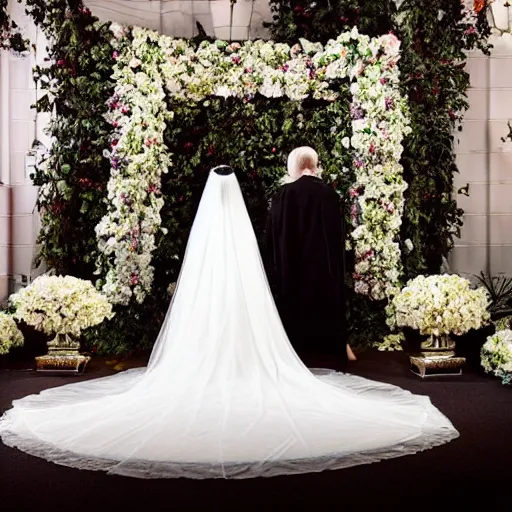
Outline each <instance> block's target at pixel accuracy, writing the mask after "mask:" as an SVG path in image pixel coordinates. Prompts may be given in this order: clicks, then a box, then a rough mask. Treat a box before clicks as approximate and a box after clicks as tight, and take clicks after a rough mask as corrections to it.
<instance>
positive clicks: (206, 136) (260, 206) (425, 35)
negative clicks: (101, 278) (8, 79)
mask: <svg viewBox="0 0 512 512" xmlns="http://www.w3.org/2000/svg"><path fill="white" fill-rule="evenodd" d="M397 4H399V7H398V8H397ZM271 6H272V8H273V10H274V20H273V22H272V23H271V24H270V26H269V28H270V31H271V34H272V38H273V39H274V40H276V41H282V42H292V43H294V42H296V41H297V40H298V39H299V37H305V38H307V39H310V40H312V41H321V42H326V41H327V40H328V39H329V38H334V37H336V36H337V35H338V34H339V33H341V32H343V31H345V30H347V29H350V28H351V27H352V26H358V27H359V30H360V32H363V33H367V34H369V35H371V36H376V35H380V34H382V33H386V32H388V31H390V30H392V31H394V32H395V33H396V34H397V36H398V37H399V38H400V39H401V40H402V52H403V57H402V60H401V63H400V67H401V72H402V81H403V83H402V88H403V92H404V93H406V94H407V95H408V97H409V102H410V108H411V116H412V128H413V133H412V135H411V136H410V137H409V138H408V139H407V140H406V141H405V152H404V156H403V160H402V163H403V165H404V170H405V180H406V182H407V183H408V184H409V189H408V191H407V192H406V209H405V214H404V223H403V227H402V239H403V240H405V239H407V238H409V239H410V240H411V241H412V242H413V245H414V249H413V250H412V251H410V252H409V253H405V251H404V256H403V257H404V267H405V270H406V275H407V277H413V276H415V275H418V274H420V273H424V272H427V273H435V272H437V271H439V267H440V264H441V258H442V257H443V256H447V254H448V252H449V251H450V249H451V247H452V244H453V237H454V236H455V235H456V234H458V232H459V230H460V226H461V219H462V211H461V210H460V209H458V208H457V205H456V202H455V198H454V190H453V175H454V173H455V172H457V167H456V163H455V158H454V154H453V141H454V135H453V134H454V131H455V128H456V126H457V123H458V121H459V120H460V118H461V116H462V114H463V112H464V110H465V109H466V108H467V97H466V90H467V88H468V85H469V76H468V74H467V73H466V72H465V71H464V65H463V60H464V56H465V55H464V52H465V51H466V50H470V49H473V48H480V49H482V50H483V51H488V47H487V43H486V40H487V36H488V35H489V26H488V24H487V21H486V17H485V7H486V6H485V2H484V1H480V0H477V1H476V2H475V3H474V5H473V6H472V7H473V9H474V12H475V13H476V15H477V24H476V29H475V30H471V29H470V27H469V25H468V24H467V23H465V19H464V10H463V4H462V3H461V1H460V0H404V1H402V2H396V3H395V2H394V1H392V0H339V1H334V0H333V1H326V0H321V1H317V2H314V3H308V2H303V1H278V0H274V1H271ZM0 7H1V8H2V9H1V12H0V16H1V18H0V30H1V32H2V38H1V41H2V46H3V47H11V48H12V49H13V50H15V51H23V50H26V49H27V48H28V46H27V42H26V41H24V39H23V37H21V35H20V34H19V33H18V32H17V30H16V27H15V26H12V23H11V20H10V19H9V18H8V16H7V13H6V1H5V0H2V1H1V3H0ZM26 9H27V12H28V13H29V14H30V15H32V16H33V18H34V20H35V21H36V23H37V24H38V25H40V27H41V28H42V30H43V31H44V32H45V34H46V36H47V38H48V39H49V41H50V48H49V55H50V59H49V61H48V66H45V67H44V68H36V70H35V76H36V78H37V79H38V80H39V81H40V86H41V87H42V88H46V89H47V90H49V94H48V95H47V96H45V97H43V98H42V99H41V100H40V101H39V102H38V105H37V108H38V110H39V111H40V112H52V111H53V112H55V114H56V115H54V117H53V121H52V123H51V125H50V127H49V130H50V133H51V135H52V136H53V137H54V140H55V142H54V144H53V145H52V148H51V150H50V152H49V154H48V155H47V158H48V160H47V161H46V171H45V172H43V171H42V170H39V171H38V172H36V175H35V176H34V181H35V183H36V184H38V185H40V186H42V191H43V193H42V195H41V198H40V207H41V209H42V210H43V213H44V215H43V231H42V233H41V242H42V257H44V258H45V259H46V261H47V262H48V264H49V266H50V267H52V268H54V269H56V270H57V271H58V272H59V273H70V274H72V275H76V276H78V277H83V278H89V279H94V276H93V271H94V260H95V258H96V243H97V242H96V237H95V233H94V227H95V225H96V224H97V223H98V221H99V220H100V219H101V216H102V215H103V213H104V209H105V205H104V199H105V196H106V193H105V186H106V183H107V181H108V179H109V173H110V166H109V162H108V159H107V158H105V157H104V156H103V148H105V147H108V145H109V143H110V133H111V127H110V126H109V125H108V124H107V122H106V121H105V119H104V117H103V116H104V114H105V112H106V110H107V106H106V103H107V100H108V99H109V97H110V96H111V95H112V91H113V83H112V82H111V80H110V70H111V67H112V63H113V47H112V45H111V38H112V35H111V33H110V31H109V29H108V26H106V25H104V24H101V23H99V22H98V20H97V19H96V18H94V17H93V16H92V15H91V13H90V11H89V10H88V9H87V8H85V7H84V6H83V4H82V2H81V1H80V0H27V1H26ZM347 105H348V102H347ZM313 107H315V108H313ZM317 107H318V105H309V106H308V105H306V106H305V107H304V110H303V111H302V112H300V114H301V115H302V116H304V123H305V128H303V129H302V130H297V129H296V127H295V122H296V119H297V116H298V115H299V112H297V111H296V110H295V109H297V108H298V106H297V105H293V104H291V103H289V102H277V103H274V104H273V105H272V106H271V107H270V108H269V105H268V103H266V102H263V101H262V102H261V103H260V102H256V103H251V104H250V105H245V104H242V103H236V102H233V103H232V104H231V105H230V108H229V109H224V108H221V106H220V103H219V101H217V100H214V101H212V102H211V106H210V107H209V108H207V109H201V110H200V111H198V110H194V109H193V108H190V109H184V110H182V111H180V112H181V113H180V114H179V115H180V116H182V120H181V121H182V129H181V130H175V131H173V132H170V131H169V130H168V133H167V134H166V142H167V144H168V145H169V147H170V149H171V151H172V152H173V153H174V154H175V157H174V158H177V165H176V169H179V171H180V172H179V173H178V174H176V173H172V174H169V175H167V176H166V177H165V181H164V187H163V193H164V196H165V197H166V198H167V199H168V202H167V203H166V205H165V206H164V209H163V211H162V217H163V219H164V222H163V225H164V226H165V227H168V228H173V226H171V225H169V223H170V222H175V221H176V222H178V223H179V224H180V230H176V229H173V232H174V233H176V236H173V237H166V238H164V239H163V241H162V243H161V244H160V246H159V248H158V250H157V253H156V255H155V266H156V269H157V273H156V276H155V283H156V285H155V293H154V294H153V296H152V297H151V298H150V299H148V300H147V301H146V302H145V303H144V304H143V305H142V306H131V307H128V308H119V309H118V311H117V315H116V317H115V318H114V320H112V321H111V322H110V323H109V324H105V325H103V326H101V327H100V328H98V329H95V330H92V331H90V332H89V333H88V335H87V343H88V345H89V346H90V347H91V348H92V349H93V350H98V351H107V352H111V353H126V352H128V351H131V350H134V349H137V348H145V347H147V346H149V345H150V344H151V343H152V342H153V340H154V339H155V336H156V333H157V332H158V329H159V326H160V322H161V320H162V318H163V315H164V312H165V309H166V307H167V298H168V297H167V295H166V289H167V286H168V284H169V282H170V281H172V280H174V279H175V278H176V276H177V272H178V270H179V268H178V267H179V260H174V259H171V257H170V255H171V254H179V255H180V256H181V255H182V253H183V250H184V245H185V242H186V236H187V229H188V228H189V227H190V224H191V220H192V218H193V215H194V213H195V208H196V205H197V200H198V197H199V195H200V191H201V188H202V185H203V184H204V180H205V176H206V173H205V172H204V171H205V170H206V169H209V168H210V167H211V165H212V164H214V163H218V162H225V161H226V160H228V161H229V162H230V163H231V164H232V165H233V166H234V167H236V168H238V169H240V170H241V171H244V172H243V173H241V175H240V176H241V181H242V187H243V189H244V191H245V192H246V198H247V200H248V203H249V204H248V206H249V210H250V212H251V214H252V217H253V219H254V222H255V228H256V231H257V232H258V233H261V228H262V222H263V221H262V219H263V217H264V214H265V210H266V205H267V199H268V197H266V196H265V195H264V190H266V189H267V188H268V187H269V185H270V183H269V176H270V174H271V173H274V172H275V168H276V167H281V166H282V167H283V170H284V156H285V154H286V153H287V152H288V151H289V150H290V149H291V148H292V147H293V146H295V145H297V144H301V143H303V142H304V141H307V142H308V143H309V144H314V145H315V146H316V147H317V148H318V149H319V152H320V156H321V159H322V163H323V165H324V167H325V168H326V170H327V172H326V175H328V176H329V175H330V174H331V173H332V174H333V175H335V176H336V178H335V179H340V180H344V182H345V183H347V185H348V183H349V182H350V179H351V171H350V170H349V171H348V172H347V173H345V174H344V173H342V172H341V169H342V168H343V167H345V166H346V167H347V168H348V169H350V166H349V164H350V162H346V163H345V162H344V161H343V157H336V158H334V157H333V153H332V148H333V147H334V144H335V139H334V137H333V135H332V134H331V133H330V131H329V130H328V129H327V127H328V126H330V124H329V110H328V107H324V108H320V109H319V108H317ZM252 109H255V111H254V112H253V111H252ZM345 115H347V123H346V126H347V127H348V126H349V121H348V112H347V113H345ZM248 120H249V121H250V122H249V123H247V121H248ZM175 124H177V123H175ZM214 128H215V129H214ZM337 135H338V136H339V135H340V134H337ZM347 135H348V134H347ZM241 151H245V153H243V154H241V153H240V152H241ZM261 169H267V170H268V171H263V172H260V170H261ZM255 171H256V172H255ZM331 171H332V172H331ZM176 205H178V206H179V207H178V208H176ZM170 208H175V212H174V216H173V217H171V216H170V215H169V212H168V211H167V213H166V210H168V209H170ZM176 212H178V217H177V216H176ZM166 219H167V221H166ZM171 219H176V220H172V221H171ZM174 228H176V226H174ZM180 233H181V234H180ZM348 302H349V317H350V318H349V319H348V320H349V322H348V323H349V325H350V326H351V333H350V334H351V337H352V341H353V342H355V343H363V344H364V343H369V342H372V341H375V340H376V339H377V338H378V337H379V336H381V335H382V334H384V333H385V332H386V327H385V322H384V318H385V316H384V312H383V304H381V303H372V302H369V301H368V300H367V299H365V298H364V297H360V296H353V295H352V294H351V293H349V294H348Z"/></svg>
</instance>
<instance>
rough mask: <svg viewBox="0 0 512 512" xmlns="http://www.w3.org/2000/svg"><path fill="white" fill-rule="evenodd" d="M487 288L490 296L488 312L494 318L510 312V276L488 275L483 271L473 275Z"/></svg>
mask: <svg viewBox="0 0 512 512" xmlns="http://www.w3.org/2000/svg"><path fill="white" fill-rule="evenodd" d="M475 277H476V278H477V279H478V281H479V282H480V284H481V285H482V286H483V287H484V288H485V289H486V290H487V293H488V294H489V297H490V305H489V312H490V313H491V317H492V318H493V319H494V320H496V319H498V318H502V317H504V316H506V315H510V314H511V313H512V278H511V277H507V276H503V275H500V276H488V275H486V274H484V273H483V272H481V273H480V275H479V276H475Z"/></svg>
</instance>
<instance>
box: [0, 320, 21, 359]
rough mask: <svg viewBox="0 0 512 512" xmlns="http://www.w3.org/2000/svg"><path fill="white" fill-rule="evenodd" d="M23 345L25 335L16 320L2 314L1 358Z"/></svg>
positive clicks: (0, 321)
mask: <svg viewBox="0 0 512 512" xmlns="http://www.w3.org/2000/svg"><path fill="white" fill-rule="evenodd" d="M21 345H23V334H22V333H21V331H20V330H19V329H18V326H17V325H16V322H15V321H14V318H13V317H12V316H11V315H8V314H7V313H2V312H0V356H1V355H4V354H7V353H8V352H9V350H10V349H11V348H14V347H20V346H21Z"/></svg>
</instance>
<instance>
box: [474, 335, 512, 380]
mask: <svg viewBox="0 0 512 512" xmlns="http://www.w3.org/2000/svg"><path fill="white" fill-rule="evenodd" d="M481 362H482V366H483V368H484V370H485V371H486V372H487V373H490V374H492V375H495V376H496V377H499V378H500V379H502V380H503V384H510V383H512V331H511V330H509V329H505V330H503V331H498V332H497V333H496V334H493V335H492V336H489V337H488V338H487V341H486V342H485V343H484V345H483V347H482V351H481Z"/></svg>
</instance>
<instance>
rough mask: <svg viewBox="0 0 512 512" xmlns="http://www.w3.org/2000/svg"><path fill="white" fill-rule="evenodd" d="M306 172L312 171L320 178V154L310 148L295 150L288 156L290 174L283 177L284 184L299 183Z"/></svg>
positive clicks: (303, 147)
mask: <svg viewBox="0 0 512 512" xmlns="http://www.w3.org/2000/svg"><path fill="white" fill-rule="evenodd" d="M306 170H310V171H312V172H313V173H314V174H315V176H318V177H320V174H321V170H320V168H319V167H318V153H317V152H316V151H315V150H314V149H313V148H310V147H309V146H301V147H300V148H295V149H294V150H293V151H292V152H291V153H290V154H289V155H288V174H286V175H285V176H284V177H283V179H282V183H292V182H294V181H297V180H298V179H299V178H300V177H301V176H302V174H303V173H304V171H306Z"/></svg>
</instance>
